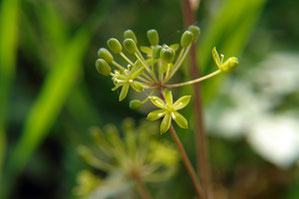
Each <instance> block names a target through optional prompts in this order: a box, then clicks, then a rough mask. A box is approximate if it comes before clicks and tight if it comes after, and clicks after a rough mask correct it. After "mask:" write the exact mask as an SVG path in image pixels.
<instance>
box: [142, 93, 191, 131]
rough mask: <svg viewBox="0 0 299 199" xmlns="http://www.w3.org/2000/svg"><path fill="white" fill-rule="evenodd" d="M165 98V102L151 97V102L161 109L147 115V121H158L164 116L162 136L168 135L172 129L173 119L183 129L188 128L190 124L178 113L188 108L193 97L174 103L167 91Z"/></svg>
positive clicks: (161, 128)
mask: <svg viewBox="0 0 299 199" xmlns="http://www.w3.org/2000/svg"><path fill="white" fill-rule="evenodd" d="M164 97H165V102H164V101H163V100H162V99H161V98H159V97H157V96H152V97H150V100H151V102H152V103H153V104H154V105H155V106H157V107H159V108H160V109H159V110H155V111H152V112H150V113H149V114H148V115H147V119H148V120H157V119H159V118H161V117H163V116H164V118H163V120H162V122H161V126H160V132H161V133H162V134H163V133H166V132H167V130H168V129H169V128H170V125H171V119H173V120H174V121H175V122H176V123H177V125H179V126H180V127H181V128H185V129H186V128H188V122H187V120H186V118H185V117H184V116H183V115H181V114H180V113H179V112H177V111H178V110H180V109H182V108H184V107H185V106H187V104H188V103H189V101H190V98H191V95H186V96H183V97H180V98H179V99H178V100H177V101H176V102H175V103H173V98H172V93H171V91H169V90H167V89H165V91H164Z"/></svg>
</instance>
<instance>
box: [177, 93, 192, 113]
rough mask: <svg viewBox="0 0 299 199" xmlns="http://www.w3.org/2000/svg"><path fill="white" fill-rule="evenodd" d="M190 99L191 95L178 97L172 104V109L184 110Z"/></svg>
mask: <svg viewBox="0 0 299 199" xmlns="http://www.w3.org/2000/svg"><path fill="white" fill-rule="evenodd" d="M190 99H191V95H185V96H183V97H180V98H179V99H178V100H177V101H176V102H175V103H174V104H173V108H174V109H175V110H180V109H182V108H184V107H185V106H187V104H188V103H189V102H190Z"/></svg>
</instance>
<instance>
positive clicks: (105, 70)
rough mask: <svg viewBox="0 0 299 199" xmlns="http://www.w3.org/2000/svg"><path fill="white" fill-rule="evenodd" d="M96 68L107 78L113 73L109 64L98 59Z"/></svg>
mask: <svg viewBox="0 0 299 199" xmlns="http://www.w3.org/2000/svg"><path fill="white" fill-rule="evenodd" d="M96 68H97V71H98V72H99V73H100V74H102V75H105V76H108V75H109V74H110V72H111V68H110V66H109V64H108V63H107V62H106V61H105V60H104V59H97V61H96Z"/></svg>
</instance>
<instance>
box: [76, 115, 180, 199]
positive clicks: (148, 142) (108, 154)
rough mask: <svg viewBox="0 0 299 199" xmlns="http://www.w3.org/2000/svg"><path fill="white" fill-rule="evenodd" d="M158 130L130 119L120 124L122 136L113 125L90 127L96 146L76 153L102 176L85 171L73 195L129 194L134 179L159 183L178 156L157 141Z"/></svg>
mask: <svg viewBox="0 0 299 199" xmlns="http://www.w3.org/2000/svg"><path fill="white" fill-rule="evenodd" d="M157 131H158V126H157V125H155V124H153V123H149V122H146V121H143V122H141V124H140V125H139V126H138V127H136V126H135V124H134V120H132V119H126V120H124V121H123V125H122V132H123V134H122V133H120V132H119V131H118V130H117V127H116V126H114V125H107V126H105V128H104V130H103V131H102V130H101V129H99V128H97V127H93V128H92V129H91V134H92V137H93V140H94V141H95V146H91V145H89V146H88V147H87V146H81V147H79V149H78V151H79V154H80V156H81V157H82V158H83V160H84V161H85V162H86V163H88V165H90V166H91V167H92V168H94V169H96V170H98V171H101V172H104V175H96V174H93V173H92V172H91V171H86V170H84V171H82V172H81V173H79V175H78V186H77V187H76V188H75V189H74V191H75V193H76V195H78V196H80V197H82V198H106V197H109V196H111V195H115V194H119V193H121V192H124V191H126V192H129V191H131V189H130V188H131V187H133V185H134V179H135V178H140V180H142V181H143V182H159V181H165V180H167V179H168V178H169V177H171V176H172V175H173V174H174V172H175V171H176V169H177V164H178V160H179V156H178V153H177V151H176V149H175V148H174V147H173V146H172V145H171V144H170V143H168V142H165V141H164V142H161V141H158V139H157V136H156V135H157V134H156V132H157ZM104 176H105V177H104Z"/></svg>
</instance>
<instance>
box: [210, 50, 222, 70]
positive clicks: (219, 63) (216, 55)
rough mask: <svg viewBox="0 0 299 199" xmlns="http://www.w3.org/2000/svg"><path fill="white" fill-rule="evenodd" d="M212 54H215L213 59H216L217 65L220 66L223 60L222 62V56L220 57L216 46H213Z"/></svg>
mask: <svg viewBox="0 0 299 199" xmlns="http://www.w3.org/2000/svg"><path fill="white" fill-rule="evenodd" d="M212 55H213V59H214V61H215V63H216V65H217V67H218V68H219V67H220V65H221V62H220V57H219V54H218V52H217V50H216V47H214V48H213V50H212Z"/></svg>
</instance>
